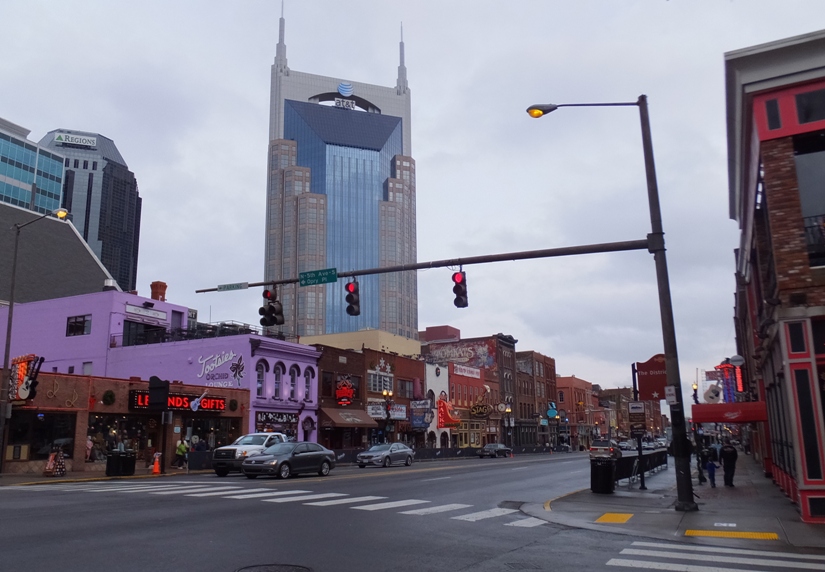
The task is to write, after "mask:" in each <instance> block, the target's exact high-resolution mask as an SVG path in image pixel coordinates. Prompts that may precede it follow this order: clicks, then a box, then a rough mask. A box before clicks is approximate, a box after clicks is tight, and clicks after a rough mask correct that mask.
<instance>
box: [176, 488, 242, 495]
mask: <svg viewBox="0 0 825 572" xmlns="http://www.w3.org/2000/svg"><path fill="white" fill-rule="evenodd" d="M242 488H243V487H231V490H233V491H236V490H238V489H242ZM228 492H230V491H228V490H225V491H212V492H209V493H197V494H188V495H183V496H185V497H216V496H219V495H225V494H226V493H228Z"/></svg>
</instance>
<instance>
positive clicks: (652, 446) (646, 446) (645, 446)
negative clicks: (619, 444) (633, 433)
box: [642, 441, 656, 451]
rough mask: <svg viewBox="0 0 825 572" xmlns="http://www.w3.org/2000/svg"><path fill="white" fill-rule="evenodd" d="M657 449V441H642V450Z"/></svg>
mask: <svg viewBox="0 0 825 572" xmlns="http://www.w3.org/2000/svg"><path fill="white" fill-rule="evenodd" d="M655 450H656V444H655V443H651V442H650V441H645V442H644V443H642V451H655Z"/></svg>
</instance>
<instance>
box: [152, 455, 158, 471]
mask: <svg viewBox="0 0 825 572" xmlns="http://www.w3.org/2000/svg"><path fill="white" fill-rule="evenodd" d="M159 458H160V455H155V464H154V465H153V466H152V474H153V475H159V474H160V461H159V460H158V459H159Z"/></svg>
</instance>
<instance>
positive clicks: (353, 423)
mask: <svg viewBox="0 0 825 572" xmlns="http://www.w3.org/2000/svg"><path fill="white" fill-rule="evenodd" d="M321 413H322V414H323V416H324V417H326V419H325V418H324V417H322V418H321V426H322V427H378V423H376V422H375V420H374V419H373V418H371V417H370V416H369V415H367V412H366V411H364V410H363V409H335V408H332V407H322V408H321Z"/></svg>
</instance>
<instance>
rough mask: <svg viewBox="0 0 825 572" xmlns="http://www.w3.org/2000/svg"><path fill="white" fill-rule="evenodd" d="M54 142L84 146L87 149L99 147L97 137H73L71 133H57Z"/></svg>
mask: <svg viewBox="0 0 825 572" xmlns="http://www.w3.org/2000/svg"><path fill="white" fill-rule="evenodd" d="M54 140H55V142H57V143H69V144H71V145H83V146H85V147H97V137H90V136H88V135H72V134H70V133H55V135H54Z"/></svg>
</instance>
